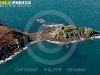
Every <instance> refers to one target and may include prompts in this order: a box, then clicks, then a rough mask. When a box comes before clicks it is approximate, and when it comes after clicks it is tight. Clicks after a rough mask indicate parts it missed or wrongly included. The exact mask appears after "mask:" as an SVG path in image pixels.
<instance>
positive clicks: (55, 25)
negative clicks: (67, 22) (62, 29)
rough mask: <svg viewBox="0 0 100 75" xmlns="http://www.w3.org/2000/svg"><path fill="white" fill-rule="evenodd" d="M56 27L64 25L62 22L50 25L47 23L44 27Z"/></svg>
mask: <svg viewBox="0 0 100 75" xmlns="http://www.w3.org/2000/svg"><path fill="white" fill-rule="evenodd" d="M53 26H54V27H57V26H64V25H63V24H51V25H47V26H46V27H53Z"/></svg>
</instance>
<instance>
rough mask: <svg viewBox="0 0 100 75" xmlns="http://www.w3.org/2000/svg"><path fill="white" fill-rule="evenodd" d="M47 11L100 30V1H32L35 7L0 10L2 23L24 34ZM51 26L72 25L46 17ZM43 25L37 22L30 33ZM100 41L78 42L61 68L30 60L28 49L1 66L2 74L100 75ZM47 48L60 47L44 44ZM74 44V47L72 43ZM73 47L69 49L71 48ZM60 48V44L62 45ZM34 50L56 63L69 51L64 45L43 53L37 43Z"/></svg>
mask: <svg viewBox="0 0 100 75" xmlns="http://www.w3.org/2000/svg"><path fill="white" fill-rule="evenodd" d="M46 10H56V11H59V12H62V13H64V14H66V15H67V16H69V17H70V19H71V20H72V21H73V22H74V24H75V25H76V26H78V27H91V28H93V29H94V30H99V31H100V29H99V28H100V1H99V0H59V1H58V0H49V1H47V0H32V7H31V8H10V7H9V8H0V20H1V22H2V23H4V24H5V25H6V26H8V27H11V28H16V29H19V30H22V31H24V29H25V26H26V24H27V23H28V22H29V19H30V18H32V17H33V16H34V15H35V14H37V13H40V12H42V11H46ZM42 18H43V19H45V20H46V22H47V23H51V22H52V23H58V24H65V25H67V24H68V23H67V22H66V21H65V20H63V19H61V18H59V17H57V16H54V15H52V16H50V15H47V16H43V17H42ZM40 25H41V24H39V23H37V22H34V23H33V24H32V27H31V29H30V32H33V31H36V30H37V29H38V27H39V26H40ZM99 42H100V39H94V40H86V41H83V42H78V45H77V47H76V49H75V51H74V53H73V55H72V56H71V57H70V58H69V59H68V60H66V61H65V62H63V63H60V64H58V65H53V66H50V65H44V64H41V63H39V62H37V61H35V60H34V59H32V58H31V57H30V55H29V54H28V53H27V50H29V49H27V50H25V51H23V52H22V53H21V54H19V55H17V56H16V57H14V59H12V60H10V61H7V62H6V63H5V64H2V65H0V75H28V74H30V75H99V74H100V71H99V70H100V66H99V64H100V60H99V59H100V46H99V44H100V43H99ZM43 44H44V46H45V47H47V48H54V47H56V46H58V45H56V44H52V43H48V42H45V41H44V42H43ZM70 45H71V44H70ZM70 45H69V48H70ZM59 46H60V45H59ZM30 47H31V49H32V51H33V52H34V53H35V54H36V55H38V56H39V57H41V58H43V59H48V60H53V59H57V58H60V57H62V56H63V55H65V54H66V53H67V52H68V51H69V48H66V46H65V45H64V46H63V47H62V49H61V50H60V51H58V52H56V53H53V54H49V53H45V52H43V51H41V49H39V47H38V46H37V44H36V43H35V44H33V45H31V46H30ZM15 68H38V69H39V71H38V72H16V71H15ZM44 68H62V72H60V73H59V72H44V71H43V69H44ZM67 68H86V72H67Z"/></svg>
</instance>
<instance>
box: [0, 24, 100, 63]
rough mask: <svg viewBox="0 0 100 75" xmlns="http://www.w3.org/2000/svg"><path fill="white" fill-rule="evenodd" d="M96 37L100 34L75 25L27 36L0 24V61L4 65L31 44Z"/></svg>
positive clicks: (66, 41) (53, 28)
mask: <svg viewBox="0 0 100 75" xmlns="http://www.w3.org/2000/svg"><path fill="white" fill-rule="evenodd" d="M96 36H100V33H99V32H96V31H94V30H93V29H91V28H78V27H76V26H74V25H67V26H63V25H61V26H60V25H58V26H47V27H46V28H45V29H44V30H42V31H39V32H34V33H27V34H25V33H23V32H21V31H19V30H15V29H12V28H8V27H6V26H3V25H2V24H0V61H1V63H2V61H4V60H5V59H6V58H9V57H10V56H11V55H14V53H16V52H19V51H20V50H22V49H23V47H25V46H26V45H27V44H29V43H30V42H34V41H40V40H47V41H54V42H60V43H63V44H68V43H70V42H71V41H74V40H77V41H79V40H82V39H88V38H91V37H96Z"/></svg>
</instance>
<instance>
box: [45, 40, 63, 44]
mask: <svg viewBox="0 0 100 75" xmlns="http://www.w3.org/2000/svg"><path fill="white" fill-rule="evenodd" d="M46 41H48V42H51V43H55V44H64V43H61V42H58V41H50V40H46Z"/></svg>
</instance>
